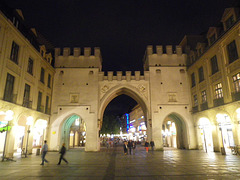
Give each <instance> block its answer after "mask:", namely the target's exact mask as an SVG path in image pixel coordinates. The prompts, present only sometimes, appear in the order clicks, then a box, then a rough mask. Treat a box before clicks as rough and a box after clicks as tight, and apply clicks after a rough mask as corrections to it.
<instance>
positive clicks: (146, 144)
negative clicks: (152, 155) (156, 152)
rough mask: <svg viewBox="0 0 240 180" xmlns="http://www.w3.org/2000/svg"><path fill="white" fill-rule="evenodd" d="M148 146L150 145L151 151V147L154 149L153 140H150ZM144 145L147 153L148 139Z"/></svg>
mask: <svg viewBox="0 0 240 180" xmlns="http://www.w3.org/2000/svg"><path fill="white" fill-rule="evenodd" d="M150 146H151V148H152V151H153V149H154V141H153V140H151V141H150ZM144 147H145V149H146V152H147V153H148V150H149V142H148V141H146V142H145V145H144Z"/></svg>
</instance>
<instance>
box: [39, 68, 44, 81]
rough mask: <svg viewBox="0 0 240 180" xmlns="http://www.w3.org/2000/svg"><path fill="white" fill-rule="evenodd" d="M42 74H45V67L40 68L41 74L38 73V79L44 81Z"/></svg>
mask: <svg viewBox="0 0 240 180" xmlns="http://www.w3.org/2000/svg"><path fill="white" fill-rule="evenodd" d="M44 74H45V69H43V68H41V75H40V81H41V82H42V83H44Z"/></svg>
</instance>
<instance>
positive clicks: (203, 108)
mask: <svg viewBox="0 0 240 180" xmlns="http://www.w3.org/2000/svg"><path fill="white" fill-rule="evenodd" d="M206 109H208V103H207V102H205V103H202V104H201V111H204V110H206Z"/></svg>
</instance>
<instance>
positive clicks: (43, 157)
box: [40, 140, 68, 165]
mask: <svg viewBox="0 0 240 180" xmlns="http://www.w3.org/2000/svg"><path fill="white" fill-rule="evenodd" d="M47 151H48V145H47V141H46V140H45V141H44V145H43V147H42V163H41V164H40V165H44V162H46V163H48V160H47V159H45V156H46V154H47ZM59 153H60V157H59V161H58V164H57V165H60V164H61V161H62V160H64V161H65V162H66V163H67V164H68V161H67V160H66V159H65V158H64V155H65V153H66V147H65V143H63V144H62V147H61V150H60V152H59Z"/></svg>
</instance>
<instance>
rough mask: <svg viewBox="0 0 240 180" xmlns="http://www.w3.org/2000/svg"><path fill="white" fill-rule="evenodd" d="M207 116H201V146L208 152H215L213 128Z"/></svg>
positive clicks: (199, 125)
mask: <svg viewBox="0 0 240 180" xmlns="http://www.w3.org/2000/svg"><path fill="white" fill-rule="evenodd" d="M211 127H212V126H211V123H210V121H209V120H208V119H207V118H200V119H199V124H198V128H199V130H200V136H201V147H202V149H203V150H204V151H206V152H213V141H212V128H211Z"/></svg>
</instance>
